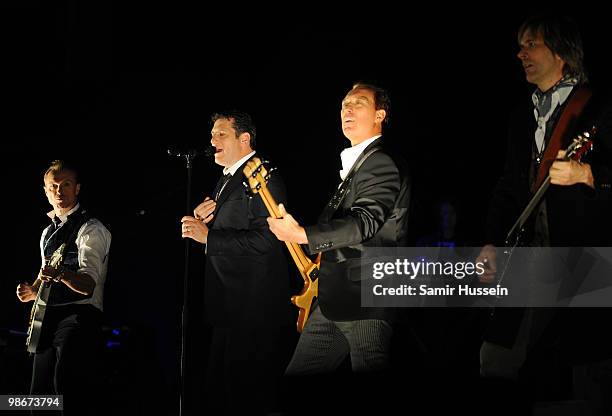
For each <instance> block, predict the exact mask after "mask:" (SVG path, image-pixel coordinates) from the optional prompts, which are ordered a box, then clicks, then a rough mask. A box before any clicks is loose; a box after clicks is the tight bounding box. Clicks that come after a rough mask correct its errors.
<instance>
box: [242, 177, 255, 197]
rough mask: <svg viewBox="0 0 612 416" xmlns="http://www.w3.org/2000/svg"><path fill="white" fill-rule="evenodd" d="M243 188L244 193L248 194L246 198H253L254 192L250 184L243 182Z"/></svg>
mask: <svg viewBox="0 0 612 416" xmlns="http://www.w3.org/2000/svg"><path fill="white" fill-rule="evenodd" d="M242 186H244V193H245V194H246V196H248V197H249V198H253V192H251V188H250V187H249V184H248V183H246V182H245V181H242Z"/></svg>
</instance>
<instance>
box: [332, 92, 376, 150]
mask: <svg viewBox="0 0 612 416" xmlns="http://www.w3.org/2000/svg"><path fill="white" fill-rule="evenodd" d="M340 118H341V119H342V132H343V133H344V135H345V136H346V138H347V139H349V140H350V141H351V144H352V145H353V146H355V145H357V144H359V143H361V142H362V141H364V140H367V139H369V138H370V137H372V136H375V135H377V134H380V133H381V132H382V121H383V120H384V118H385V111H384V110H376V103H375V101H374V92H372V91H370V90H368V89H355V90H351V91H349V93H348V94H347V95H346V97H344V100H342V109H341V110H340Z"/></svg>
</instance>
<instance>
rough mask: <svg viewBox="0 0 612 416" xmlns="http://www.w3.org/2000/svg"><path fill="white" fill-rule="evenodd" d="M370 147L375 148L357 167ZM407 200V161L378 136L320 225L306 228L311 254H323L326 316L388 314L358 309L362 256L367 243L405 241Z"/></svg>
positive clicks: (322, 299) (398, 243)
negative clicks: (386, 145) (387, 146)
mask: <svg viewBox="0 0 612 416" xmlns="http://www.w3.org/2000/svg"><path fill="white" fill-rule="evenodd" d="M372 148H377V151H376V152H374V153H372V154H370V155H369V156H368V157H367V158H366V159H365V160H364V161H363V164H362V165H361V166H360V167H359V169H358V170H356V171H355V167H356V166H357V165H359V163H360V162H361V160H362V159H364V157H365V156H366V155H367V154H368V152H369V151H370V149H372ZM409 204H410V176H409V173H408V168H407V165H406V162H405V161H404V160H403V159H402V158H401V157H399V156H398V155H397V154H396V153H395V152H392V151H390V149H388V148H386V147H384V146H383V139H382V137H381V138H379V139H377V140H375V141H374V142H373V143H371V144H370V145H369V146H368V147H367V148H366V149H365V150H364V151H363V153H362V154H361V156H360V157H359V158H358V159H357V161H356V162H355V165H354V168H353V171H352V172H349V174H348V176H347V178H346V179H345V181H344V185H343V186H342V187H340V188H339V189H338V191H337V192H336V193H335V194H334V196H333V197H332V199H331V200H330V202H329V203H328V204H327V205H326V207H325V209H324V210H323V213H322V214H321V216H320V217H319V221H318V223H317V224H316V225H314V226H311V227H305V228H306V234H307V236H308V245H309V247H308V248H309V250H310V252H312V253H318V252H322V253H323V254H322V258H321V269H320V274H319V305H320V307H321V311H322V312H323V314H324V315H325V316H326V317H327V318H328V319H332V320H339V321H342V320H355V319H373V318H377V319H388V318H389V312H390V311H389V310H386V309H383V308H363V307H361V283H360V280H361V279H362V276H361V260H362V257H361V254H362V251H363V250H364V248H365V247H368V246H372V247H383V246H389V247H393V246H401V245H403V244H404V243H405V236H406V224H407V221H408V210H409ZM363 260H367V259H363Z"/></svg>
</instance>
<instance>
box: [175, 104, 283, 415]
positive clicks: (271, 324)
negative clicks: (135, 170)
mask: <svg viewBox="0 0 612 416" xmlns="http://www.w3.org/2000/svg"><path fill="white" fill-rule="evenodd" d="M212 123H213V127H212V130H211V144H212V145H213V146H214V147H215V163H217V164H218V165H221V166H223V177H222V178H221V179H220V180H219V182H218V184H217V186H216V188H215V190H214V192H213V193H212V195H211V196H208V197H206V198H205V199H204V201H203V202H202V203H201V204H199V205H198V206H197V207H196V208H195V210H194V216H193V217H192V216H185V217H183V218H182V219H181V222H182V236H183V238H191V239H193V240H195V241H197V242H199V243H202V244H206V271H205V273H206V274H205V315H206V320H207V322H208V323H210V324H211V325H212V326H213V336H212V343H211V347H210V357H209V362H208V369H207V381H206V392H207V396H208V397H207V399H208V400H206V402H207V403H208V406H209V407H212V409H210V410H212V411H215V412H217V413H221V412H223V411H225V412H229V413H231V414H234V413H236V414H240V413H241V414H260V413H262V414H264V413H265V412H269V411H272V410H275V409H274V407H275V400H276V399H275V396H276V392H277V390H278V382H279V380H280V377H281V376H282V372H283V369H284V366H285V365H286V362H281V361H282V358H281V357H282V356H283V355H282V354H279V351H278V347H279V345H287V341H286V340H283V339H282V334H284V333H285V332H286V331H290V329H289V328H292V326H293V324H292V319H291V307H290V306H291V305H290V302H289V298H290V294H289V275H288V272H287V263H286V260H285V255H284V252H283V247H282V246H281V243H280V242H279V241H278V240H277V239H276V237H274V235H273V234H272V233H271V232H270V230H269V228H268V223H267V221H266V218H267V217H268V216H269V214H268V211H267V210H266V208H265V206H264V204H263V202H262V201H261V198H249V197H248V196H247V195H246V193H245V191H244V188H243V186H242V182H243V180H244V176H243V173H242V169H243V168H244V165H245V164H246V162H247V161H248V160H249V159H250V158H251V157H253V155H255V126H254V124H253V121H252V119H251V117H250V116H249V115H248V114H246V113H243V112H238V111H231V112H224V113H217V114H214V115H213V116H212ZM268 188H269V190H270V192H271V193H272V195H273V196H274V198H275V199H276V200H277V201H279V202H280V201H286V197H285V186H284V183H283V181H282V179H281V178H280V176H279V175H278V174H276V173H275V175H273V176H272V177H271V178H270V181H269V183H268ZM288 333H289V332H288ZM212 399H214V400H212ZM217 413H215V414H217Z"/></svg>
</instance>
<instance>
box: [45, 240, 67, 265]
mask: <svg viewBox="0 0 612 416" xmlns="http://www.w3.org/2000/svg"><path fill="white" fill-rule="evenodd" d="M64 250H66V243H62V245H61V246H59V247H58V248H57V250H55V251H54V252H53V254H51V257H50V258H49V263H48V265H49V266H51V267H53V268H54V269H57V268H58V267H60V266H61V265H62V262H63V261H64Z"/></svg>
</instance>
